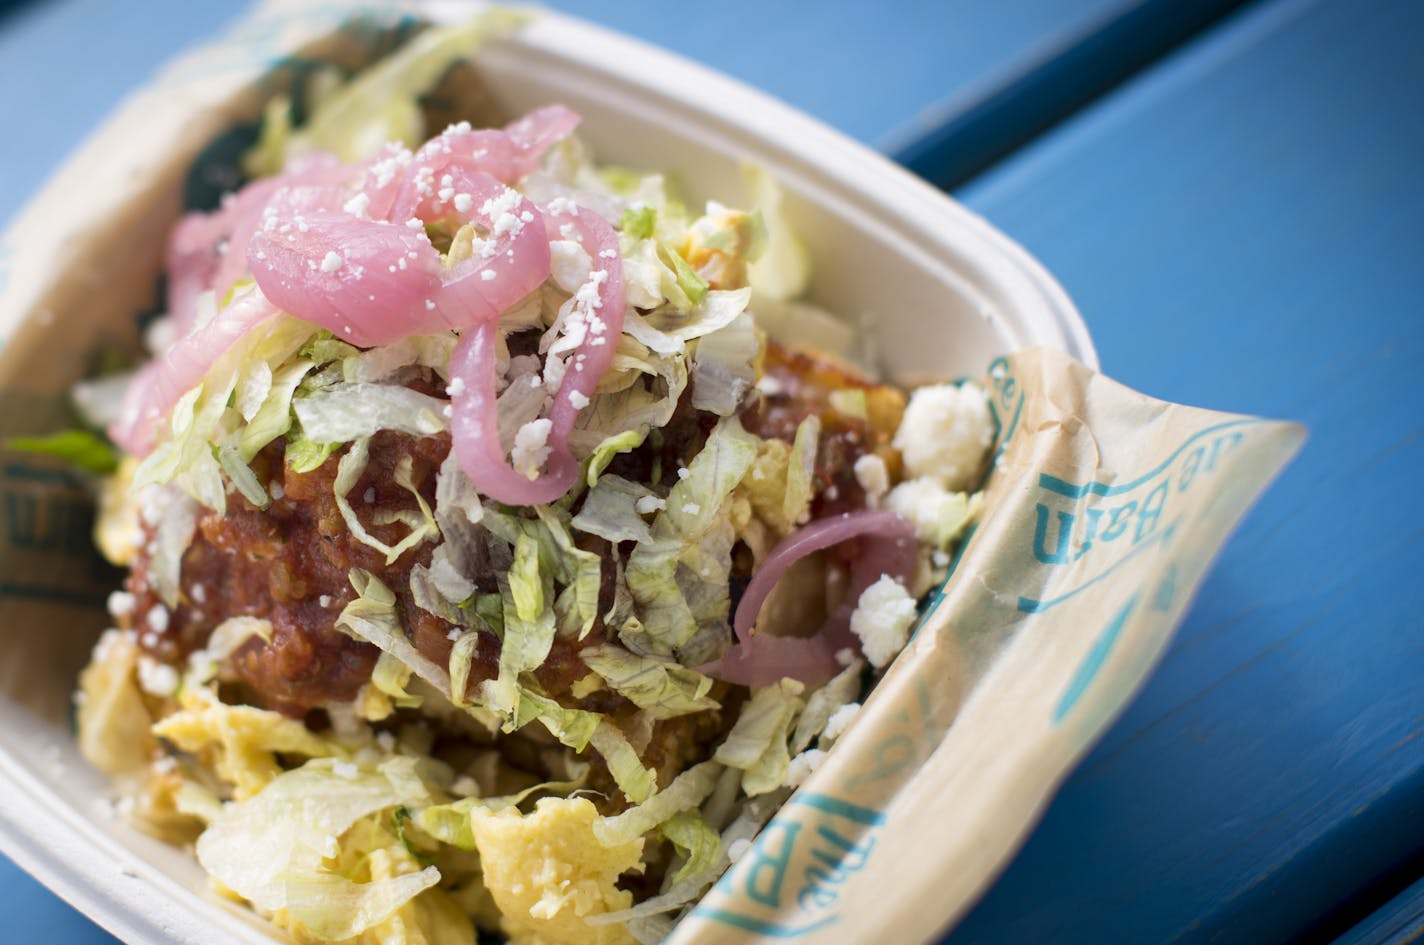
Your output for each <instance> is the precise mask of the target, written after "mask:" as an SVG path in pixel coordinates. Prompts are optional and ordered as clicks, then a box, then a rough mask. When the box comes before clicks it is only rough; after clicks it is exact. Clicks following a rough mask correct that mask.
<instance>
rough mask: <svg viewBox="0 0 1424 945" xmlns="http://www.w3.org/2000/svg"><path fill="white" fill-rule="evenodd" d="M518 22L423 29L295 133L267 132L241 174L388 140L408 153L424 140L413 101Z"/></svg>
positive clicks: (354, 151)
mask: <svg viewBox="0 0 1424 945" xmlns="http://www.w3.org/2000/svg"><path fill="white" fill-rule="evenodd" d="M525 19H526V16H525V15H524V14H520V13H517V12H513V11H510V10H509V9H507V8H500V7H494V8H491V9H490V10H489V11H488V12H487V13H485V14H484V15H482V16H479V17H476V18H474V19H473V20H470V21H469V22H466V23H461V24H458V25H453V26H447V27H439V28H431V29H427V30H425V31H424V32H422V33H420V34H418V35H417V36H415V37H414V38H412V39H411V40H410V41H409V42H407V43H406V44H405V45H403V46H401V47H400V48H399V49H397V50H396V51H395V52H393V53H391V54H390V55H389V56H387V57H385V58H384V59H381V60H380V61H378V62H376V63H373V64H372V65H370V66H369V67H367V68H366V69H364V70H363V71H362V72H360V73H359V74H358V75H356V77H355V78H353V79H352V80H351V81H349V82H347V83H346V84H345V85H343V86H342V87H340V88H339V89H336V90H335V91H333V92H332V93H331V94H330V95H328V96H327V97H326V99H325V101H323V102H321V103H320V104H319V105H318V106H317V108H316V109H315V110H314V111H313V113H312V115H311V117H310V118H309V119H308V120H307V123H306V125H305V126H304V127H303V128H301V129H300V130H296V131H292V130H286V131H285V133H283V132H282V130H281V129H280V128H278V129H274V130H273V131H272V132H270V133H269V134H268V138H267V139H266V140H264V141H263V142H262V147H261V149H260V150H259V151H255V152H253V154H252V155H251V156H250V160H249V162H248V169H249V170H250V171H251V172H253V173H256V174H264V175H266V174H275V173H277V172H278V171H280V170H281V169H282V167H283V166H284V165H285V164H286V162H287V161H288V160H290V158H291V157H292V156H293V155H296V154H305V153H307V152H311V151H327V152H331V153H333V154H335V155H337V156H338V157H340V158H341V160H343V161H356V160H360V159H363V158H368V157H371V156H373V155H374V154H376V153H377V152H378V151H380V149H381V148H383V147H385V146H386V144H387V143H388V142H391V141H400V142H403V143H404V144H406V145H407V146H408V147H412V148H414V147H415V146H416V145H418V144H420V142H421V140H422V139H423V138H424V136H425V122H424V119H423V118H422V116H421V110H420V104H419V98H420V96H422V95H425V94H426V93H428V92H429V91H431V90H432V89H433V88H435V86H436V84H437V83H438V82H439V81H440V79H441V77H442V76H444V75H445V73H446V72H447V71H448V70H449V69H450V67H451V66H453V65H454V64H455V63H457V62H459V61H461V60H462V59H466V58H468V57H469V56H470V55H471V54H472V53H473V52H474V51H475V49H477V48H478V47H479V46H480V45H481V44H482V43H484V42H485V41H486V40H488V39H490V38H493V37H496V36H499V35H503V34H505V33H508V32H509V31H511V30H513V29H514V28H516V27H517V26H519V25H520V24H521V23H522V22H524V20H525ZM272 119H275V121H276V122H277V123H279V124H280V123H281V122H283V121H285V120H287V118H286V116H285V114H284V113H282V112H278V113H276V114H275V115H269V120H272Z"/></svg>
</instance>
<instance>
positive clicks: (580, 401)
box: [569, 390, 589, 410]
mask: <svg viewBox="0 0 1424 945" xmlns="http://www.w3.org/2000/svg"><path fill="white" fill-rule="evenodd" d="M569 403H571V404H573V405H574V409H575V410H582V409H583V408H585V407H587V406H588V404H589V400H588V395H587V394H585V393H584V392H583V391H581V390H571V391H569Z"/></svg>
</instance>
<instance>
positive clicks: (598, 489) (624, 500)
mask: <svg viewBox="0 0 1424 945" xmlns="http://www.w3.org/2000/svg"><path fill="white" fill-rule="evenodd" d="M655 498H656V496H655V495H654V493H653V491H652V490H651V489H648V488H647V487H646V486H643V485H640V484H639V483H636V482H630V481H629V480H627V479H624V478H623V477H621V476H604V477H602V478H601V479H599V480H598V482H597V483H596V484H595V485H594V486H593V488H592V489H590V490H589V491H588V495H587V496H585V497H584V500H583V507H582V508H581V509H579V514H578V515H575V516H574V518H573V522H572V523H571V524H572V526H573V527H574V528H576V529H578V530H579V531H581V532H587V533H588V534H590V535H597V536H598V537H600V538H603V539H606V540H608V541H612V542H620V541H636V542H650V541H652V540H653V533H652V530H651V529H649V528H648V523H647V522H645V521H643V513H641V512H639V511H638V503H639V502H641V501H646V500H649V499H655Z"/></svg>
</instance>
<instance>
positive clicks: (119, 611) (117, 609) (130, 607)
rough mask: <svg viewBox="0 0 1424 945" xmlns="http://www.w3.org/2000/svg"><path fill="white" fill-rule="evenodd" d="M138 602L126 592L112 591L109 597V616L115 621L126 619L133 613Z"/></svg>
mask: <svg viewBox="0 0 1424 945" xmlns="http://www.w3.org/2000/svg"><path fill="white" fill-rule="evenodd" d="M137 603H138V601H137V600H136V599H135V598H134V596H133V595H132V594H130V593H128V592H127V591H114V592H113V593H112V594H110V595H109V616H111V617H113V618H114V619H115V620H120V619H122V618H124V617H128V616H130V615H132V614H133V612H134V605H135V604H137Z"/></svg>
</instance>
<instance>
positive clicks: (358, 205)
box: [341, 190, 371, 217]
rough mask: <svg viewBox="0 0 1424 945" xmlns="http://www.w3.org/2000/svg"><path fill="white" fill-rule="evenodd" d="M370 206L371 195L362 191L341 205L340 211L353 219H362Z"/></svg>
mask: <svg viewBox="0 0 1424 945" xmlns="http://www.w3.org/2000/svg"><path fill="white" fill-rule="evenodd" d="M369 206H371V195H370V194H368V193H366V192H365V191H364V190H363V191H361V192H360V193H359V194H357V195H356V196H354V197H352V198H351V199H350V200H348V201H346V203H345V204H343V205H342V207H341V209H343V210H345V211H346V212H347V213H349V214H351V215H352V216H353V217H364V216H365V215H366V208H367V207H369Z"/></svg>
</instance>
